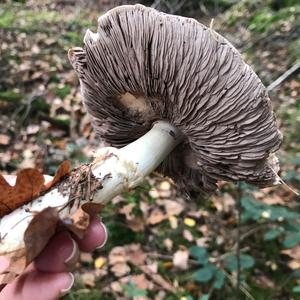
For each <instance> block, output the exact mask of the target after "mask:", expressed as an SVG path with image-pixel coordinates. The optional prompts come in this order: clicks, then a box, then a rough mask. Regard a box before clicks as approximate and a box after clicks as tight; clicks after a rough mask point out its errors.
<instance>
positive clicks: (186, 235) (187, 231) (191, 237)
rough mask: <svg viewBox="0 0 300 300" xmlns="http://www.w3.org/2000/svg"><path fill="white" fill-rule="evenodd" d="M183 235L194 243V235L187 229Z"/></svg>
mask: <svg viewBox="0 0 300 300" xmlns="http://www.w3.org/2000/svg"><path fill="white" fill-rule="evenodd" d="M182 235H183V237H184V238H185V239H186V240H187V241H189V242H192V241H193V240H194V237H193V235H192V233H191V232H190V231H189V230H187V229H184V230H183V232H182Z"/></svg>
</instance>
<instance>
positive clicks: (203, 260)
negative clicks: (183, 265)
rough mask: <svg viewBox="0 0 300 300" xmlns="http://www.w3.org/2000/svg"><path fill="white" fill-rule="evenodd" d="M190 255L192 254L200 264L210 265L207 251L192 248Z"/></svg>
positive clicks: (200, 248)
mask: <svg viewBox="0 0 300 300" xmlns="http://www.w3.org/2000/svg"><path fill="white" fill-rule="evenodd" d="M190 254H191V256H193V257H194V258H196V260H197V261H198V262H199V264H201V265H205V264H207V263H208V255H207V251H206V249H205V248H203V247H198V246H192V247H191V248H190Z"/></svg>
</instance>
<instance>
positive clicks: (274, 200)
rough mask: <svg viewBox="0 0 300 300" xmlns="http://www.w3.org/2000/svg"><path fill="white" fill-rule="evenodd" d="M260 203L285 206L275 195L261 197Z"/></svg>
mask: <svg viewBox="0 0 300 300" xmlns="http://www.w3.org/2000/svg"><path fill="white" fill-rule="evenodd" d="M261 201H262V202H263V203H265V204H268V205H275V204H281V205H286V202H285V201H284V200H283V199H282V198H281V197H280V196H279V195H276V194H272V195H268V196H266V197H263V198H261Z"/></svg>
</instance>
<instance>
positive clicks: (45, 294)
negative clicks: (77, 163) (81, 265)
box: [0, 217, 107, 300]
mask: <svg viewBox="0 0 300 300" xmlns="http://www.w3.org/2000/svg"><path fill="white" fill-rule="evenodd" d="M106 240H107V230H106V227H105V225H104V224H103V223H102V222H101V221H100V220H99V219H98V218H96V217H94V218H92V219H91V222H90V225H89V227H88V229H87V231H86V234H85V236H84V237H83V238H82V239H78V238H73V237H71V235H70V234H69V233H68V232H66V231H65V232H60V233H58V234H56V235H55V236H54V237H52V238H51V239H50V241H49V243H48V244H47V246H46V247H45V249H44V250H43V251H42V252H41V254H40V255H39V256H38V257H37V258H36V259H35V260H34V262H33V263H31V264H30V265H29V266H28V267H27V268H26V270H25V271H24V272H23V273H22V274H21V275H20V276H18V277H17V278H16V279H15V280H14V281H13V282H12V283H10V284H7V285H6V286H5V287H4V288H3V289H2V291H1V292H0V300H11V299H13V300H28V299H30V300H40V299H42V300H54V299H58V298H59V297H61V296H63V295H65V294H67V293H68V292H69V291H70V289H71V287H72V285H73V283H74V276H73V274H72V273H70V271H71V270H72V269H73V268H74V266H75V264H76V262H77V260H78V258H79V253H80V251H84V252H91V251H93V250H95V249H96V248H98V249H99V248H101V247H103V246H104V244H105V243H106ZM7 266H8V261H7V260H6V259H5V257H0V272H1V271H3V270H5V269H6V268H7Z"/></svg>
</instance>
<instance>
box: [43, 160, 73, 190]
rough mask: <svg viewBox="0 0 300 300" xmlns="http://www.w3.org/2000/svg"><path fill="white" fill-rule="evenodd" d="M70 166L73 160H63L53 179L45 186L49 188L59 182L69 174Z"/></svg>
mask: <svg viewBox="0 0 300 300" xmlns="http://www.w3.org/2000/svg"><path fill="white" fill-rule="evenodd" d="M70 167H71V162H70V161H69V160H65V161H64V162H62V163H61V164H60V165H59V167H58V169H57V171H56V173H55V175H54V178H53V180H52V181H49V182H48V183H47V185H46V186H45V189H46V190H48V189H50V188H51V187H52V186H54V185H55V184H56V183H57V182H59V181H60V180H61V179H62V178H63V177H64V176H66V175H67V174H69V173H70Z"/></svg>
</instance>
